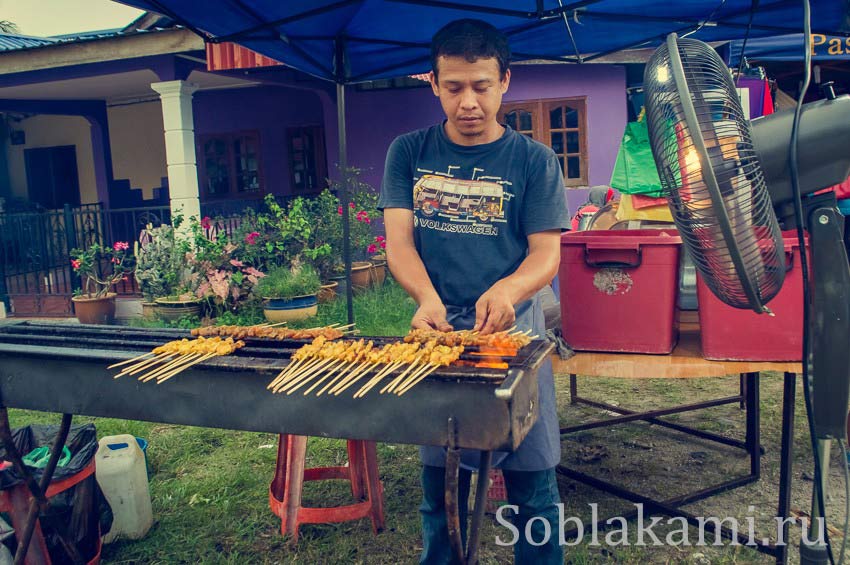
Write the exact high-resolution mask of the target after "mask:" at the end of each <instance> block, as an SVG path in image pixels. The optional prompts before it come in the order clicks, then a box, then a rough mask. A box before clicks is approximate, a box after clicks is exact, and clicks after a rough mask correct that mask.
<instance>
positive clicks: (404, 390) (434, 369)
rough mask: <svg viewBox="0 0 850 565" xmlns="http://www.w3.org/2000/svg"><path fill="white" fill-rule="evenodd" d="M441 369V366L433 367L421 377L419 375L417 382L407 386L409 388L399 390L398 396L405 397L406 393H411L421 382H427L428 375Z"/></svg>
mask: <svg viewBox="0 0 850 565" xmlns="http://www.w3.org/2000/svg"><path fill="white" fill-rule="evenodd" d="M439 368H440V366H439V365H434V366H433V367H431V369H429V370H428V371H425V372H424V373H422V374H421V375H419V376H418V377H416V380H414V381H413V382H411V383H409V384H407V386H405V387H403V388H402V389H401V390H399V391H398V392H397V393H396V394H398V395H399V396H401V395H403V394H404V393H406V392H407V391H409V390H410V389H412V388H413V387H414V386H416V385H417V384H419V383H420V382H422V381H423V380H425V377H427V376H428V375H430V374H431V373H433V372H434V371H436V370H437V369H439Z"/></svg>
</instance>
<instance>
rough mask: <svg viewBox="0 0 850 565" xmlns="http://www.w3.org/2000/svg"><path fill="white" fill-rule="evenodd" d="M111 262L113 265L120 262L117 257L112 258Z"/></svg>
mask: <svg viewBox="0 0 850 565" xmlns="http://www.w3.org/2000/svg"><path fill="white" fill-rule="evenodd" d="M112 262H113V263H115V264H116V265H117V264H118V263H120V262H121V261H119V259H118V257H113V258H112Z"/></svg>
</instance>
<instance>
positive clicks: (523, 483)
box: [419, 465, 564, 565]
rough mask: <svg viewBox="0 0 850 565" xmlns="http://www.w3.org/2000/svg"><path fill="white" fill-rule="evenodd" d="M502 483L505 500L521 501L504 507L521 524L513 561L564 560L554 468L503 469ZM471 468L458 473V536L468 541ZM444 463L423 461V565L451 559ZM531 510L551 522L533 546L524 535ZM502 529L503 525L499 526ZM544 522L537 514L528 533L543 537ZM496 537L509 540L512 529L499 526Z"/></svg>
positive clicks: (524, 564)
mask: <svg viewBox="0 0 850 565" xmlns="http://www.w3.org/2000/svg"><path fill="white" fill-rule="evenodd" d="M502 473H503V474H504V476H505V488H506V489H507V491H508V503H509V504H513V505H516V506H518V507H519V512H516V513H514V512H505V513H504V514H503V515H504V516H505V517H510V518H511V521H512V522H513V524H514V526H516V528H517V530H519V533H520V535H519V541H518V542H517V543H516V545H514V562H515V563H517V564H518V565H531V564H535V565H536V564H544V565H546V564H558V565H560V564H562V563H563V562H564V552H563V550H562V549H561V547H560V546H559V545H558V539H559V536H558V527H559V525H558V507H557V506H556V504H557V503H558V502H560V496H559V494H558V484H557V481H556V480H555V469H554V468H552V469H546V470H544V471H507V470H502ZM471 476H472V473H471V472H470V471H467V470H464V469H461V470H460V475H459V489H458V490H459V492H458V498H459V500H460V504H459V507H460V508H459V511H460V512H459V513H460V525H461V530H460V531H461V538H462V539H463V544H464V547H466V528H467V516H468V514H469V509H468V508H467V505H466V501H467V500H468V499H469V480H470V478H471ZM445 490H446V469H445V468H444V467H432V466H430V465H423V467H422V493H423V496H422V506H420V507H419V512H420V514H422V537H423V549H422V556H421V557H420V559H419V562H420V563H423V564H427V565H438V564H439V565H442V564H444V563H450V562H451V546H450V545H449V529H448V524H447V523H446V505H445V496H446V495H445ZM535 516H541V517H543V518H544V519H545V520H546V521H547V522H549V532H550V536H549V541H548V543H546V544H544V545H541V546H533V545H531V544H529V543H528V542H527V541H526V538H525V525H526V523H527V522H528V521H529V520H530V519H531V518H533V517H535ZM500 528H501V529H505V528H503V527H502V526H500ZM544 530H545V528H544V526H543V523H542V522H541V521H540V520H535V521H534V522H533V523H532V525H531V539H532V540H533V541H536V542H539V541H542V540H543V538H544V533H545V532H544ZM499 537H500V538H501V539H503V540H509V539H511V538H512V537H513V535H512V533H511V532H510V531H507V530H506V529H505V531H500V532H499Z"/></svg>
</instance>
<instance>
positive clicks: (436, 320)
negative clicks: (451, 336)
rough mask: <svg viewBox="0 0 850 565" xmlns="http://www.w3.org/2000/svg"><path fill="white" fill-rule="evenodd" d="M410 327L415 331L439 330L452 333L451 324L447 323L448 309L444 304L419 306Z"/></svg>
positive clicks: (435, 303)
mask: <svg viewBox="0 0 850 565" xmlns="http://www.w3.org/2000/svg"><path fill="white" fill-rule="evenodd" d="M410 327H411V328H413V329H414V330H438V331H441V332H450V331H452V330H453V329H454V328H452V326H451V324H449V323H448V322H447V321H446V307H445V306H444V305H443V303H442V302H439V301H435V302H427V303H423V304H420V305H419V309H418V310H416V313H415V314H414V315H413V319H412V320H411V321H410Z"/></svg>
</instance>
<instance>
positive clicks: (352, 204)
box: [348, 202, 356, 208]
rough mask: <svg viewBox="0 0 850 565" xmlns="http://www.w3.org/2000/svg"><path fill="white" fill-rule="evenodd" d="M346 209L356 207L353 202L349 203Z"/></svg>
mask: <svg viewBox="0 0 850 565" xmlns="http://www.w3.org/2000/svg"><path fill="white" fill-rule="evenodd" d="M348 207H349V208H356V206H355V205H354V202H349V203H348Z"/></svg>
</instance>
